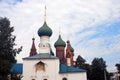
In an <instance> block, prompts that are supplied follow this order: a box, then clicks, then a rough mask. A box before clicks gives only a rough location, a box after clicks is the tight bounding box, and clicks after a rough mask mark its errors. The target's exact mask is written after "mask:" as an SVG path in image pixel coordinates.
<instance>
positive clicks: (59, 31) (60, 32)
mask: <svg viewBox="0 0 120 80" xmlns="http://www.w3.org/2000/svg"><path fill="white" fill-rule="evenodd" d="M60 34H61V32H60V27H59V35H60Z"/></svg>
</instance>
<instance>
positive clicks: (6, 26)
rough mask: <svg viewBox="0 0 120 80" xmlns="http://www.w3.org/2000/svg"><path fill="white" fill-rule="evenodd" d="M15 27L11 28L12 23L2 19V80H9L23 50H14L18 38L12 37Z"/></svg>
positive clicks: (0, 29)
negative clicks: (12, 68) (17, 55)
mask: <svg viewBox="0 0 120 80" xmlns="http://www.w3.org/2000/svg"><path fill="white" fill-rule="evenodd" d="M13 31H14V28H13V27H10V21H9V20H8V19H7V18H2V17H1V18H0V80H8V77H7V76H8V74H10V69H11V67H12V66H13V64H14V63H16V60H15V56H16V54H17V53H19V52H20V51H21V50H22V47H20V48H14V46H15V45H16V44H15V43H14V41H15V38H16V36H14V35H12V32H13Z"/></svg>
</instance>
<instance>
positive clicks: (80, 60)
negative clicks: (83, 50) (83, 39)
mask: <svg viewBox="0 0 120 80" xmlns="http://www.w3.org/2000/svg"><path fill="white" fill-rule="evenodd" d="M84 64H85V59H83V58H82V57H81V56H80V55H78V57H77V59H76V61H75V67H77V68H84Z"/></svg>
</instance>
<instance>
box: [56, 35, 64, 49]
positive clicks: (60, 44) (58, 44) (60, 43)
mask: <svg viewBox="0 0 120 80" xmlns="http://www.w3.org/2000/svg"><path fill="white" fill-rule="evenodd" d="M54 46H55V47H58V46H62V47H65V46H66V44H65V42H64V41H63V40H62V38H61V35H59V38H58V40H57V41H56V42H55V44H54Z"/></svg>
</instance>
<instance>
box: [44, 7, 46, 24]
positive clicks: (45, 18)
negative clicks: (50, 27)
mask: <svg viewBox="0 0 120 80" xmlns="http://www.w3.org/2000/svg"><path fill="white" fill-rule="evenodd" d="M44 22H46V5H45V13H44Z"/></svg>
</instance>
